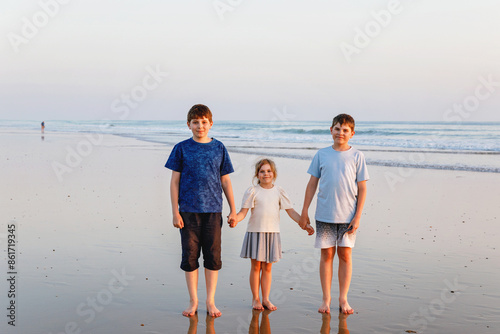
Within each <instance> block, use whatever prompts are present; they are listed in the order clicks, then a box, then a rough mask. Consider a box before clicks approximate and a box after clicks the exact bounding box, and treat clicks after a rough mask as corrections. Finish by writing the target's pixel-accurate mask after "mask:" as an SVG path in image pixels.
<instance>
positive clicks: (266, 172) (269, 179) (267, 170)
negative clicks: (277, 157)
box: [258, 164, 274, 186]
mask: <svg viewBox="0 0 500 334" xmlns="http://www.w3.org/2000/svg"><path fill="white" fill-rule="evenodd" d="M258 178H259V183H260V185H265V186H268V185H272V184H273V181H274V173H273V170H272V169H271V166H270V165H269V164H265V165H262V167H260V169H259V175H258Z"/></svg>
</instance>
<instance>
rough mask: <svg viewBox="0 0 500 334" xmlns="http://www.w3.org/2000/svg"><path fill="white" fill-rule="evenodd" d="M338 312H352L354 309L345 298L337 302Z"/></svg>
mask: <svg viewBox="0 0 500 334" xmlns="http://www.w3.org/2000/svg"><path fill="white" fill-rule="evenodd" d="M339 312H340V313H343V314H353V313H354V310H353V309H352V307H351V306H350V305H349V303H348V302H347V300H346V301H345V302H340V303H339Z"/></svg>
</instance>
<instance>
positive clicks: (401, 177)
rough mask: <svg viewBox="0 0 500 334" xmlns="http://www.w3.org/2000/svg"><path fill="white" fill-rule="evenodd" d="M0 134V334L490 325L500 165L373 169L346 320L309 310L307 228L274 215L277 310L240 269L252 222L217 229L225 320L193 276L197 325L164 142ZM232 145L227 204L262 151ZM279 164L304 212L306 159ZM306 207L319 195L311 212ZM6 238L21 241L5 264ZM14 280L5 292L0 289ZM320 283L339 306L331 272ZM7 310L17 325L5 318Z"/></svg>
mask: <svg viewBox="0 0 500 334" xmlns="http://www.w3.org/2000/svg"><path fill="white" fill-rule="evenodd" d="M0 143H1V144H0V145H1V153H0V171H1V175H2V179H3V180H2V184H1V191H0V203H1V212H2V217H3V219H2V222H1V224H0V228H1V230H0V244H1V246H2V251H3V256H2V264H1V267H2V272H3V275H4V277H5V279H2V284H1V285H0V289H1V290H2V291H0V296H1V297H0V306H1V309H2V310H3V312H4V313H5V315H3V316H2V319H3V320H2V323H1V324H0V328H1V332H2V333H23V334H31V333H33V334H35V333H36V334H38V333H47V334H49V333H53V334H59V333H93V334H98V333H108V334H113V333H186V332H188V330H189V328H190V326H191V330H192V329H193V327H194V326H195V325H196V326H197V330H198V332H200V333H201V332H205V331H206V330H207V332H208V331H209V330H210V328H211V327H212V326H213V329H214V331H215V332H217V333H231V334H232V333H247V332H249V328H253V327H252V326H253V325H252V324H254V323H255V320H256V318H255V317H257V318H258V317H259V316H260V321H262V318H265V319H266V321H267V320H269V327H270V329H271V331H272V333H275V334H276V333H319V332H320V331H321V329H322V328H327V327H328V326H330V327H331V330H332V332H334V333H335V332H337V331H338V328H339V324H340V326H341V327H342V331H343V332H344V333H346V331H345V328H344V320H345V322H346V325H347V328H348V330H349V331H350V332H351V333H405V331H407V330H412V331H415V332H417V333H468V332H474V333H497V332H498V330H499V328H500V321H499V319H500V309H499V308H498V306H497V305H498V303H499V302H500V290H499V289H498V281H499V280H500V266H499V247H500V242H499V240H500V239H499V234H500V226H499V218H500V217H499V210H498V203H499V202H500V189H499V187H498V185H499V184H500V182H499V181H500V173H488V172H474V171H464V170H439V169H423V168H408V167H400V166H399V167H398V166H396V167H390V166H375V165H369V166H368V168H369V173H370V180H369V181H368V197H367V202H366V205H365V209H364V212H363V218H362V220H361V225H360V228H359V231H358V236H357V244H356V247H355V248H354V250H353V269H354V270H353V278H352V283H351V288H350V292H349V301H350V304H351V306H352V307H353V308H354V309H355V313H354V314H353V315H351V316H349V317H347V319H340V320H339V319H338V314H337V313H336V312H332V316H331V318H329V317H324V316H322V315H321V314H319V313H317V309H318V306H319V305H320V302H321V287H320V283H319V275H318V263H319V252H318V250H315V249H314V247H313V244H314V237H308V236H307V233H306V232H305V231H302V230H301V229H300V228H298V226H297V224H296V223H294V222H293V221H291V219H290V218H289V217H288V216H287V215H286V213H282V216H281V238H282V247H283V259H282V260H281V261H280V262H278V263H277V264H275V265H274V266H273V286H272V290H271V299H272V301H273V302H274V304H275V305H276V306H277V307H278V310H277V311H274V312H271V313H269V314H268V312H266V314H264V313H262V314H260V315H259V314H252V310H251V306H250V305H251V294H250V289H249V285H248V272H249V270H250V264H249V261H248V260H245V259H241V258H240V257H239V253H240V248H241V243H242V241H243V236H244V233H245V229H246V221H247V220H248V217H247V219H246V220H244V221H242V222H241V223H239V225H238V226H237V227H236V228H234V229H231V228H229V226H228V225H227V224H225V226H224V227H223V235H222V238H223V240H222V260H223V269H222V270H221V271H220V274H219V284H218V289H217V294H216V304H217V306H218V308H219V309H220V310H221V311H222V317H220V318H218V319H215V320H214V319H210V318H208V319H207V317H206V315H205V311H206V309H205V306H204V303H203V302H202V301H203V300H204V298H205V289H204V278H203V275H200V285H199V286H200V289H199V291H200V307H199V311H198V323H197V324H196V323H195V322H196V319H188V318H185V317H183V316H182V315H181V312H182V311H183V310H184V308H185V306H186V305H187V302H188V294H187V290H186V287H185V280H184V273H183V272H182V270H181V269H180V268H179V263H180V238H179V231H178V230H177V229H175V228H174V227H173V226H172V223H171V208H170V198H169V182H170V171H169V170H167V169H166V168H164V164H165V162H166V160H167V158H168V155H169V153H170V150H171V148H172V146H171V145H168V144H164V143H155V142H146V141H140V140H137V139H135V138H126V137H122V136H115V135H111V134H104V135H102V134H96V133H94V134H88V133H66V132H58V133H54V132H50V131H47V130H46V133H45V135H44V136H43V138H42V136H41V135H40V133H39V132H36V131H27V130H18V129H15V130H13V129H2V130H1V131H0ZM360 149H361V150H362V148H360ZM229 151H230V155H231V159H232V161H233V164H234V166H235V173H234V174H232V175H231V179H232V182H233V189H234V193H235V201H236V205H237V207H238V208H239V206H240V204H241V203H240V202H241V197H242V195H243V192H244V191H245V189H247V188H248V186H250V184H251V181H252V180H251V176H252V165H253V164H254V162H255V161H256V159H257V158H258V157H260V156H261V154H259V155H252V154H245V153H243V152H244V150H242V149H240V150H238V152H234V151H231V149H230V150H229ZM242 151H243V152H242ZM275 161H276V164H277V167H278V172H279V176H278V180H277V182H276V183H277V184H279V185H280V186H282V187H283V188H284V189H285V190H286V191H287V192H288V194H289V195H290V198H291V199H292V201H293V203H294V207H295V209H296V210H297V211H299V212H300V210H301V208H302V201H303V196H304V190H305V186H306V184H307V181H308V179H309V176H308V174H307V173H306V171H307V168H308V166H309V161H308V160H306V159H294V158H289V157H276V158H275ZM497 167H498V166H497ZM314 208H315V202H313V204H312V205H311V209H310V212H309V215H310V218H311V220H313V217H314ZM227 213H228V206H227V203H225V205H224V212H223V216H227ZM313 226H314V224H313ZM11 235H14V236H15V239H16V241H17V243H16V247H15V248H16V249H15V251H16V253H15V263H14V266H15V267H14V268H13V269H12V268H9V267H8V265H9V263H8V260H9V251H8V247H7V244H8V240H9V239H10V238H11ZM337 263H338V262H337V259H335V261H334V266H336V265H337ZM9 272H14V273H15V274H8V273H9ZM10 277H14V280H13V282H15V283H16V284H14V289H15V297H8V294H7V291H8V290H9V289H11V288H12V286H11V284H10V283H9V281H7V279H9V278H10ZM332 293H333V299H332V300H333V301H335V300H336V298H337V294H338V287H337V281H336V278H335V275H334V283H333V288H332ZM10 305H15V312H14V319H15V320H14V321H15V326H12V325H9V324H8V321H12V320H11V319H10V318H8V317H6V315H9V314H11V312H10V310H8V308H9V307H10ZM332 309H333V310H335V303H334V302H333V303H332ZM252 316H254V317H253V319H252ZM252 320H253V322H252ZM257 320H259V319H257Z"/></svg>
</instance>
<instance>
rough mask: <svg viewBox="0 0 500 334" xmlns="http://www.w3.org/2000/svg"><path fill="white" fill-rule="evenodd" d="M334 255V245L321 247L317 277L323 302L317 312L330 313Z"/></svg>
mask: <svg viewBox="0 0 500 334" xmlns="http://www.w3.org/2000/svg"><path fill="white" fill-rule="evenodd" d="M334 256H335V247H330V248H322V249H321V260H320V262H319V278H320V280H321V289H322V290H323V302H322V303H321V306H320V307H319V309H318V312H319V313H330V303H331V301H332V295H331V292H332V276H333V257H334Z"/></svg>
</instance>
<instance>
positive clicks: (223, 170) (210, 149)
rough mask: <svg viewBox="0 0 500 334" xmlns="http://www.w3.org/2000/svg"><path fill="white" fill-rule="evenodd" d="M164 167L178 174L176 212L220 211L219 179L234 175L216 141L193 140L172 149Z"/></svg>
mask: <svg viewBox="0 0 500 334" xmlns="http://www.w3.org/2000/svg"><path fill="white" fill-rule="evenodd" d="M165 167H167V168H168V169H171V170H173V171H176V172H179V173H181V180H180V184H179V211H180V212H198V213H203V212H205V213H206V212H222V184H221V180H220V178H221V176H223V175H226V174H229V173H232V172H234V170H233V165H232V164H231V159H230V158H229V154H228V153H227V150H226V147H225V146H224V144H222V143H221V142H220V141H218V140H217V139H212V141H211V142H209V143H198V142H196V141H194V139H193V138H189V139H187V140H184V141H181V142H180V143H178V144H177V145H175V146H174V148H173V149H172V152H171V153H170V156H169V157H168V160H167V163H166V164H165Z"/></svg>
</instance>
